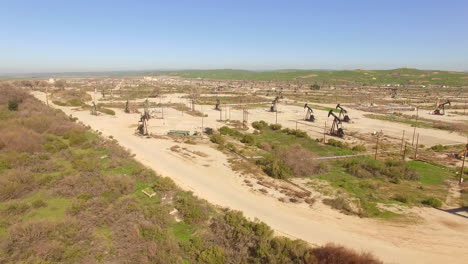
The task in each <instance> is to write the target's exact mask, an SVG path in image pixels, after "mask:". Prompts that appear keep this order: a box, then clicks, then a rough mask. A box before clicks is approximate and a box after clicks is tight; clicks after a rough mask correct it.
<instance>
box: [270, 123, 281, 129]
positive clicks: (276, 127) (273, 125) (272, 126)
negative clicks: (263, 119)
mask: <svg viewBox="0 0 468 264" xmlns="http://www.w3.org/2000/svg"><path fill="white" fill-rule="evenodd" d="M281 127H282V126H281V124H270V129H271V130H280V129H281Z"/></svg>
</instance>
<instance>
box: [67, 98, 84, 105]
mask: <svg viewBox="0 0 468 264" xmlns="http://www.w3.org/2000/svg"><path fill="white" fill-rule="evenodd" d="M82 104H83V103H82V102H81V101H80V100H79V99H71V100H68V101H67V103H66V105H68V106H81V105H82Z"/></svg>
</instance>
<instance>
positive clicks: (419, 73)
mask: <svg viewBox="0 0 468 264" xmlns="http://www.w3.org/2000/svg"><path fill="white" fill-rule="evenodd" d="M170 73H171V74H174V75H177V76H180V77H185V78H208V79H228V80H265V81H266V80H282V81H305V82H327V83H349V82H355V83H363V84H388V83H398V84H435V85H452V86H462V85H468V73H466V72H451V71H438V70H418V69H411V68H400V69H394V70H344V71H332V70H283V71H280V70H279V71H262V72H258V71H246V70H229V69H227V70H184V71H173V72H170Z"/></svg>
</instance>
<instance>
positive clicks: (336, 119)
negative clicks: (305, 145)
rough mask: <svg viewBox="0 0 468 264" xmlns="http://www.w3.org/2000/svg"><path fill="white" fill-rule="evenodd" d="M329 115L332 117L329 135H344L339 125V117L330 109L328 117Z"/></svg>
mask: <svg viewBox="0 0 468 264" xmlns="http://www.w3.org/2000/svg"><path fill="white" fill-rule="evenodd" d="M330 116H333V118H334V119H333V124H332V127H331V129H330V135H332V136H335V137H340V138H342V137H344V131H343V128H342V125H341V119H340V118H339V117H337V116H336V115H335V114H334V113H333V110H330V112H328V117H330Z"/></svg>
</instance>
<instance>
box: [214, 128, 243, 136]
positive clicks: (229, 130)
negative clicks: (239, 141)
mask: <svg viewBox="0 0 468 264" xmlns="http://www.w3.org/2000/svg"><path fill="white" fill-rule="evenodd" d="M219 133H220V134H221V135H228V136H233V137H242V135H243V134H242V133H241V132H239V131H237V130H235V129H232V128H229V127H227V126H223V127H221V128H220V129H219Z"/></svg>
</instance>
